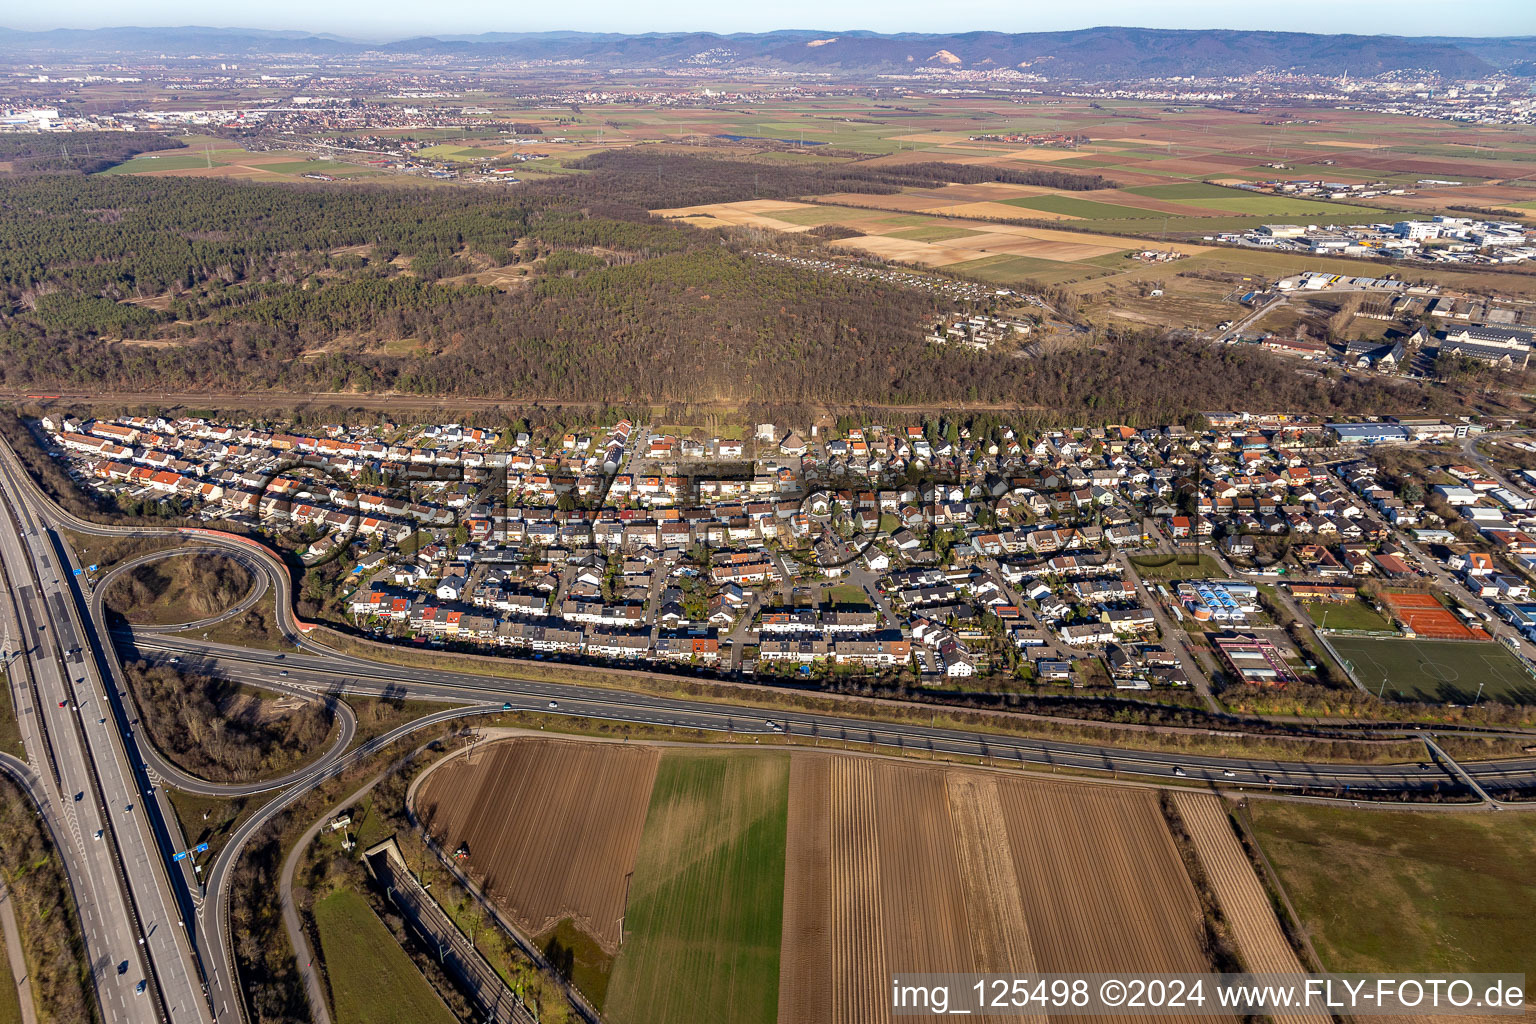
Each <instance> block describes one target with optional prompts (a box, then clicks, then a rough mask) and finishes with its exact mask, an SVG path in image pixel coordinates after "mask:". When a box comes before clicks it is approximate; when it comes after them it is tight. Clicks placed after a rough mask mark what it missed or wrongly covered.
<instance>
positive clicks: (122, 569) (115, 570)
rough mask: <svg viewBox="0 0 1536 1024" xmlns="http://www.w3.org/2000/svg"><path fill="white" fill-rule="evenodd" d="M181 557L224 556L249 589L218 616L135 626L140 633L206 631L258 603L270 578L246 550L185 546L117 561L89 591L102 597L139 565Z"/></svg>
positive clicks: (209, 545) (215, 546)
mask: <svg viewBox="0 0 1536 1024" xmlns="http://www.w3.org/2000/svg"><path fill="white" fill-rule="evenodd" d="M184 555H223V556H224V557H226V558H229V559H231V560H233V561H235V562H238V563H239V564H240V565H241V566H242V567H244V569H245V570H246V571H247V572H249V573H250V574H251V589H250V590H249V591H248V592H247V593H246V595H245V596H244V597H242V598H241V599H240V600H239V601H238V602H237V603H235V604H233V605H230V606H229V607H228V608H226V609H224V610H223V611H221V612H219V613H218V614H217V615H210V616H208V617H207V618H202V619H197V620H196V621H193V622H173V623H167V624H163V625H145V624H140V623H135V624H134V627H133V628H134V629H136V630H138V631H140V632H143V633H180V632H183V631H185V630H190V629H206V628H207V627H209V626H212V625H215V624H217V623H220V622H223V621H224V620H225V619H232V618H234V617H235V616H236V615H239V614H240V613H242V612H244V611H246V610H247V609H249V608H250V607H251V606H252V605H254V604H255V603H256V602H257V601H260V600H261V598H262V596H263V595H264V594H266V592H267V586H268V581H269V580H270V579H271V573H270V572H268V570H267V567H266V566H264V565H261V564H259V563H258V562H257V560H256V557H255V556H254V555H252V554H251V553H250V552H249V551H244V550H241V551H231V550H230V549H229V548H227V547H225V546H223V545H221V544H201V545H185V544H184V545H182V546H180V547H174V548H166V549H165V550H163V551H151V552H150V553H149V554H147V555H140V556H139V557H138V558H133V559H129V560H128V561H126V562H119V563H118V564H117V565H114V566H113V567H112V568H111V570H110V571H109V572H107V573H106V575H104V576H102V577H101V578H100V579H98V580H96V581H95V582H93V583H92V584H91V590H92V591H100V592H101V593H102V594H105V593H106V592H107V591H108V590H110V589H111V587H112V584H113V583H114V582H116V580H117V578H118V576H119V575H121V574H124V573H127V572H129V571H130V570H133V569H137V568H138V567H139V566H141V565H148V564H149V563H151V562H163V561H165V560H166V559H168V558H180V557H182V556H184Z"/></svg>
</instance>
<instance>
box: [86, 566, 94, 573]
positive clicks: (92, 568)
mask: <svg viewBox="0 0 1536 1024" xmlns="http://www.w3.org/2000/svg"><path fill="white" fill-rule="evenodd" d="M86 569H87V570H88V571H90V572H95V571H96V566H94V565H88V566H86Z"/></svg>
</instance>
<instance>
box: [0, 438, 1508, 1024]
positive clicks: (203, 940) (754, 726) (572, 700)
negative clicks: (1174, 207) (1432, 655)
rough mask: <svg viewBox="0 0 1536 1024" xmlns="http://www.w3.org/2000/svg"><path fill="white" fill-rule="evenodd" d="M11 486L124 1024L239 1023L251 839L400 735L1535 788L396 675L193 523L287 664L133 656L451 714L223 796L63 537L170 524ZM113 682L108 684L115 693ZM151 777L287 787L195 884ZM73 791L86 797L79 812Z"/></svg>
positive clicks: (20, 688) (42, 776) (146, 638)
mask: <svg viewBox="0 0 1536 1024" xmlns="http://www.w3.org/2000/svg"><path fill="white" fill-rule="evenodd" d="M0 491H3V495H4V501H5V505H6V506H7V509H8V513H7V514H4V515H0V561H3V565H4V568H5V571H6V573H7V574H8V575H9V577H10V579H9V583H10V588H9V589H10V592H11V595H12V598H13V600H12V602H11V604H10V605H0V614H3V615H4V616H6V617H9V618H10V619H11V620H12V621H11V622H10V624H9V625H8V626H7V633H8V635H9V636H10V637H12V638H13V639H14V640H15V641H16V646H17V647H19V648H21V650H22V653H21V654H20V655H19V656H18V657H17V659H16V664H14V665H13V666H12V672H11V678H12V681H13V693H14V695H15V698H16V702H17V707H18V714H19V717H20V718H21V721H22V729H23V736H24V739H25V742H26V747H27V751H28V753H29V755H30V759H31V764H30V773H31V777H32V782H31V783H30V784H29V785H28V786H27V788H28V790H29V792H31V793H32V795H33V797H34V799H35V800H36V801H37V802H38V804H39V806H40V807H42V808H43V809H44V814H45V817H46V820H47V822H48V824H49V827H50V828H52V829H53V830H54V832H55V834H56V835H58V836H59V837H60V839H61V842H60V844H59V845H60V850H61V853H62V855H63V857H64V859H65V863H66V870H67V872H68V874H69V877H70V880H71V883H72V884H73V885H74V886H75V890H76V897H77V901H78V902H79V903H80V906H81V916H82V921H83V922H84V927H85V930H86V945H87V949H88V952H89V955H90V958H91V963H92V976H93V980H94V982H95V984H96V988H97V992H98V994H99V996H100V999H101V1003H102V1006H103V1009H104V1011H105V1015H106V1017H107V1019H108V1020H109V1021H113V1022H115V1021H119V1020H135V1021H138V1020H143V1021H150V1020H171V1021H176V1022H180V1021H183V1020H208V1019H215V1020H234V1019H240V1018H241V1017H242V1016H243V1007H244V1002H243V996H242V995H241V994H240V993H241V991H242V986H241V985H240V983H239V980H238V978H237V976H236V973H235V965H234V962H233V956H232V954H231V950H232V948H233V944H232V942H231V938H230V936H229V934H228V920H229V918H228V908H229V889H230V885H229V881H230V877H231V873H232V871H233V869H234V867H235V865H236V863H237V862H238V860H239V858H240V856H241V854H242V852H243V850H244V848H245V845H246V844H247V842H248V841H249V840H250V839H251V838H252V837H253V836H254V835H255V834H256V833H257V832H259V831H260V830H261V829H262V828H263V827H264V826H266V825H267V824H268V823H269V822H270V821H271V820H272V819H273V818H274V817H275V816H276V815H277V814H279V813H281V812H282V811H283V810H284V809H286V808H288V807H290V806H292V805H293V804H294V803H295V802H297V801H298V800H300V799H302V798H303V797H304V796H306V795H307V794H308V793H310V792H312V791H313V790H314V788H315V787H316V786H318V785H319V784H320V783H322V782H324V781H326V780H328V779H330V778H333V777H334V776H335V775H337V774H338V773H340V772H341V771H343V770H346V769H347V768H349V767H351V766H353V765H355V764H358V763H360V762H362V761H364V760H366V759H368V758H370V757H372V756H374V754H375V753H376V752H377V751H379V750H381V749H384V748H385V747H387V746H389V745H390V744H392V743H394V742H395V741H396V740H401V739H405V738H407V737H409V736H411V735H413V734H415V733H419V732H425V731H429V730H432V729H436V728H438V727H440V726H442V725H444V724H449V723H452V722H454V721H455V720H457V719H461V718H465V717H468V716H473V715H482V714H487V713H494V712H499V711H501V710H502V708H503V707H509V708H510V709H512V710H517V711H528V712H538V713H541V714H545V715H552V716H562V715H563V716H578V717H584V718H595V719H604V720H609V721H615V722H629V723H635V724H649V725H660V726H679V727H684V728H694V729H700V730H708V731H710V732H714V733H719V734H725V735H727V736H730V737H731V738H732V739H733V740H735V741H736V742H742V743H746V742H751V741H754V740H758V741H760V740H762V739H765V738H770V737H771V738H773V739H775V740H778V739H780V738H784V737H786V736H787V738H788V739H790V740H792V741H795V742H799V743H804V744H812V745H826V746H829V747H834V748H835V747H836V746H838V745H840V744H843V743H854V744H861V745H862V744H871V745H873V746H875V747H877V748H885V749H888V750H891V751H894V752H906V753H914V754H917V755H919V756H930V757H946V756H970V757H980V758H983V759H986V760H989V761H991V762H992V763H993V764H998V765H1005V766H1017V767H1019V768H1024V769H1032V770H1042V769H1044V770H1056V769H1063V770H1069V771H1073V772H1078V773H1092V774H1102V775H1106V776H1115V777H1133V778H1140V779H1147V780H1153V781H1159V780H1161V781H1165V782H1166V781H1173V780H1181V781H1190V782H1194V781H1205V782H1208V783H1210V784H1211V785H1212V786H1213V787H1223V788H1228V789H1234V790H1235V789H1242V790H1246V791H1249V792H1263V791H1266V790H1269V791H1275V792H1280V793H1286V792H1289V793H1292V794H1295V793H1300V792H1309V793H1319V792H1322V793H1335V792H1338V793H1343V794H1345V795H1356V794H1364V793H1375V794H1378V795H1380V794H1414V793H1418V794H1424V793H1427V792H1428V791H1430V790H1433V789H1435V788H1436V787H1437V786H1438V787H1441V788H1444V787H1446V786H1448V785H1451V784H1460V783H1461V782H1463V780H1464V779H1463V774H1462V773H1465V778H1466V779H1470V780H1471V782H1472V783H1473V785H1474V786H1475V787H1487V788H1490V789H1497V788H1503V787H1507V786H1511V785H1519V786H1526V787H1529V786H1536V756H1528V757H1522V758H1514V759H1509V760H1505V761H1498V762H1479V763H1470V764H1466V765H1461V766H1458V765H1456V764H1454V763H1452V762H1450V761H1449V759H1448V758H1446V757H1445V756H1444V755H1443V754H1442V753H1440V752H1439V751H1437V750H1436V749H1435V748H1433V747H1432V746H1430V745H1426V753H1425V756H1424V760H1423V762H1422V763H1417V764H1396V765H1356V764H1332V763H1301V762H1287V761H1275V760H1266V759H1257V758H1243V757H1195V756H1190V755H1185V754H1179V753H1172V752H1159V751H1144V750H1132V749H1126V748H1123V747H1118V746H1098V745H1092V744H1082V743H1069V742H1062V741H1057V740H1050V739H1026V738H1016V737H1012V736H1005V735H999V734H992V733H987V732H983V731H978V730H965V729H951V728H943V727H938V726H936V725H935V724H933V723H932V722H931V721H930V722H929V723H924V722H922V721H921V720H920V719H921V712H918V720H916V721H913V720H910V719H909V720H905V721H900V722H875V721H870V720H869V719H868V718H861V717H858V716H856V715H853V714H819V713H809V712H802V711H790V710H787V709H786V710H781V709H774V710H771V711H769V710H764V709H762V708H757V707H752V706H748V705H741V704H732V703H729V702H725V701H718V702H716V701H696V700H682V699H673V698H669V697H662V696H652V695H648V694H639V693H631V692H626V691H623V690H618V689H609V688H603V687H596V686H585V685H580V684H574V683H550V682H541V681H537V680H528V679H517V678H503V677H487V676H479V675H473V674H468V673H461V672H445V671H438V670H435V669H420V668H411V667H402V666H397V665H390V664H385V663H381V662H376V661H372V660H369V659H365V658H360V657H354V656H349V655H343V654H341V653H338V652H336V651H334V650H331V649H329V648H327V647H325V646H323V645H321V644H320V643H318V642H317V641H315V640H313V639H310V638H307V637H305V636H303V635H302V632H301V629H300V626H299V625H298V624H297V623H296V622H295V620H294V618H293V615H292V611H291V583H290V580H289V578H288V573H287V569H286V568H285V567H284V566H283V565H282V563H281V562H279V561H278V560H277V559H276V558H275V557H273V556H272V555H271V554H270V553H267V552H265V551H264V550H263V549H260V548H258V547H256V546H254V545H252V544H250V542H248V541H245V540H243V539H241V538H238V537H234V536H232V535H223V534H217V533H214V532H212V531H204V530H197V531H191V538H190V539H193V540H194V543H196V544H198V545H199V546H211V547H214V548H218V549H220V550H224V551H227V552H231V553H238V554H239V555H240V556H243V557H242V561H243V562H244V563H245V564H246V565H247V566H249V567H252V568H254V569H255V570H257V571H258V572H259V573H262V574H264V575H265V577H266V590H267V591H269V592H271V593H273V594H274V595H275V598H276V602H277V608H278V610H279V620H280V625H281V627H282V629H283V630H284V632H285V633H286V634H287V635H288V636H289V637H290V638H291V639H293V641H294V643H295V646H294V648H293V649H292V650H290V651H285V652H274V651H267V650H253V649H248V648H243V647H235V646H230V645H224V644H216V643H209V642H207V641H204V640H200V639H197V638H189V637H186V636H171V635H166V634H163V633H159V632H152V631H135V633H134V635H133V636H132V637H131V638H129V639H128V640H127V641H126V642H125V646H128V645H131V646H132V647H134V648H136V653H137V654H138V655H141V656H144V657H146V658H151V659H155V660H164V661H168V662H169V661H172V660H173V659H180V662H179V663H180V664H182V665H184V666H186V667H187V668H189V669H196V670H199V671H208V672H210V673H217V674H219V675H222V676H224V677H226V678H228V679H230V680H232V681H235V682H239V683H244V684H250V685H256V686H262V687H266V688H269V689H274V690H282V691H286V692H300V693H306V694H309V695H312V696H315V697H317V698H321V699H330V700H333V701H334V700H335V698H336V697H337V696H339V695H342V694H348V693H356V694H367V695H373V696H377V695H380V694H384V693H388V694H392V695H395V696H399V697H403V698H411V699H421V700H429V701H441V702H445V703H448V704H451V705H452V706H450V707H446V708H445V709H444V710H443V711H440V712H436V713H434V714H431V715H428V716H424V717H423V718H421V719H418V720H416V721H414V722H410V723H406V724H404V725H402V726H399V727H398V728H396V729H395V730H393V731H391V732H390V733H387V734H385V735H384V736H381V737H378V738H376V739H374V740H372V741H370V742H368V743H366V744H363V745H361V746H359V747H357V748H355V749H348V748H349V747H350V744H351V742H352V739H353V734H352V732H351V727H350V726H349V725H348V724H347V722H348V717H347V715H346V713H344V712H342V711H341V708H343V707H345V705H344V704H342V703H339V702H338V703H335V704H334V705H333V706H335V707H336V708H337V710H338V714H341V715H342V717H343V724H342V728H341V730H340V731H341V732H342V733H343V734H344V735H345V742H343V741H342V740H340V739H338V741H337V742H335V743H333V744H332V745H331V747H330V748H329V749H328V750H327V751H326V752H325V753H324V754H323V755H322V756H321V757H320V758H318V759H317V760H316V761H315V762H314V763H313V764H311V765H310V766H309V767H307V768H305V769H301V770H300V771H297V772H294V773H292V774H291V775H289V776H286V777H284V778H282V779H276V780H269V781H267V782H253V783H247V784H237V785H235V786H224V785H220V784H216V783H211V782H206V781H203V780H198V779H193V778H191V777H190V776H187V775H186V773H184V772H181V771H179V770H178V769H176V768H175V767H174V766H173V765H170V764H169V763H167V762H166V761H165V760H164V759H163V758H162V757H160V755H159V754H158V753H157V752H155V751H153V750H150V749H147V745H146V747H145V748H144V749H141V748H140V747H139V745H138V744H139V737H138V730H137V729H136V727H135V726H136V718H137V715H136V712H135V711H134V709H133V707H132V705H131V703H129V701H131V695H129V694H128V693H127V692H126V690H127V687H126V685H124V683H123V680H122V676H121V662H120V660H119V653H118V651H117V649H116V647H115V646H114V644H113V643H112V642H111V637H110V636H109V635H108V633H107V630H106V621H105V614H104V609H103V606H102V603H101V600H100V594H101V593H102V587H101V585H100V583H101V581H97V585H96V586H95V587H93V588H91V589H89V590H86V589H84V588H83V586H82V583H83V582H84V581H86V580H87V579H88V577H87V576H86V575H84V574H83V573H82V574H81V575H78V576H77V575H76V574H75V570H76V569H79V568H80V567H79V566H78V564H76V562H75V561H74V558H73V555H72V553H71V552H70V551H69V549H68V547H67V545H65V544H64V542H63V538H62V537H61V536H59V535H58V534H57V533H56V532H55V530H56V528H57V527H60V526H67V527H68V528H70V529H72V530H77V531H80V532H84V533H90V534H97V535H120V536H136V535H161V536H164V535H170V534H173V533H174V532H176V531H173V530H170V529H159V530H154V529H144V528H137V527H104V526H98V525H96V524H92V523H87V522H84V521H82V520H79V519H77V518H75V517H73V516H71V515H69V514H68V513H66V512H64V511H63V510H62V509H59V508H58V507H57V506H56V505H54V504H53V503H52V502H51V501H49V500H47V499H46V497H44V496H43V495H42V493H41V492H40V491H39V490H38V488H37V486H36V484H35V483H34V482H33V481H32V480H31V479H30V478H29V477H26V475H25V471H24V470H22V469H21V467H20V465H19V463H18V462H17V461H16V459H15V456H14V454H13V453H12V452H11V451H10V450H9V447H8V446H6V445H4V444H3V443H0ZM182 532H183V533H186V532H187V531H182ZM242 603H243V602H242ZM12 606H13V608H12ZM17 666H19V667H20V671H18V670H17ZM103 680H109V681H110V683H109V685H108V686H107V687H106V688H103V685H102V681H103ZM61 701H62V702H63V703H64V706H62V707H61V706H59V702H61ZM77 709H78V710H77ZM1374 735H1377V736H1380V735H1382V734H1380V733H1377V734H1374ZM1230 738H1231V742H1232V743H1233V744H1234V745H1240V744H1241V742H1242V739H1241V737H1240V736H1238V735H1233V736H1231V737H1230ZM55 769H56V770H57V772H58V775H57V777H55V776H54V771H55ZM13 774H14V772H13ZM156 779H159V780H161V781H169V782H173V783H174V784H175V785H176V786H178V787H186V788H188V789H191V790H192V791H193V792H199V793H204V794H208V795H219V794H224V795H229V794H233V793H238V792H259V791H265V790H272V789H281V792H279V793H277V794H276V795H274V796H273V797H272V798H271V799H270V800H268V801H267V803H265V804H263V806H262V807H261V808H260V809H259V810H258V811H257V812H256V813H254V814H253V815H252V816H251V817H249V818H247V819H245V820H244V821H243V823H242V824H241V825H240V826H239V827H238V828H237V829H236V831H235V832H234V833H233V834H232V835H231V836H230V838H229V840H228V842H227V843H226V845H225V846H224V847H223V848H222V849H221V850H220V851H219V854H218V856H217V858H216V859H215V860H214V861H213V862H212V863H211V864H205V865H200V867H202V868H203V870H202V871H198V870H196V868H195V867H194V864H193V860H194V859H193V858H188V859H186V860H183V861H181V862H180V866H179V868H173V867H171V860H170V855H171V854H172V853H174V852H176V851H178V850H181V849H185V846H186V843H185V839H184V837H183V836H182V835H181V832H180V827H179V825H178V824H177V821H176V818H175V815H174V813H173V812H172V811H171V809H170V806H169V803H168V800H167V798H166V796H165V790H164V786H157V785H154V782H155V780H156ZM76 793H79V794H81V798H80V799H79V800H78V801H77V800H75V799H74V795H75V794H76ZM1490 805H1491V806H1497V805H1496V804H1492V802H1491V801H1485V802H1484V804H1483V805H1482V806H1485V807H1486V806H1490ZM1463 806H1475V805H1463ZM96 829H102V831H103V838H102V839H101V840H95V839H93V838H92V837H93V836H94V834H95V831H96ZM125 959H126V960H128V961H129V969H128V970H127V971H126V972H125V973H119V972H118V970H117V965H118V964H120V963H121V962H122V961H123V960H125ZM141 978H142V979H143V980H145V982H146V992H145V993H144V994H143V995H137V994H135V992H134V989H135V988H136V987H137V983H138V981H139V980H140V979H141ZM205 992H206V995H205V994H204V993H205Z"/></svg>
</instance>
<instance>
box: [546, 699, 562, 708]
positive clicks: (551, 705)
mask: <svg viewBox="0 0 1536 1024" xmlns="http://www.w3.org/2000/svg"><path fill="white" fill-rule="evenodd" d="M549 706H550V707H552V708H557V707H559V706H560V702H559V701H557V700H552V701H550V702H549Z"/></svg>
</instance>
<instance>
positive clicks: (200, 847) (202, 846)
mask: <svg viewBox="0 0 1536 1024" xmlns="http://www.w3.org/2000/svg"><path fill="white" fill-rule="evenodd" d="M192 852H193V853H207V852H208V844H207V843H198V844H197V845H196V846H194V847H192Z"/></svg>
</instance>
